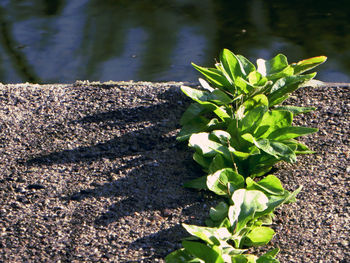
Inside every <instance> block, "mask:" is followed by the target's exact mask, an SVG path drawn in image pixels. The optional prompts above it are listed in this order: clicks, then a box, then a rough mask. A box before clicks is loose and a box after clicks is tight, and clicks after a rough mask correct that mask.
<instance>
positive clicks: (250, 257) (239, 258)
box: [231, 254, 257, 263]
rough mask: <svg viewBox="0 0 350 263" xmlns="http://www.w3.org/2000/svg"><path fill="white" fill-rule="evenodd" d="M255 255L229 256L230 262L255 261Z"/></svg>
mask: <svg viewBox="0 0 350 263" xmlns="http://www.w3.org/2000/svg"><path fill="white" fill-rule="evenodd" d="M256 259H257V257H256V256H254V255H249V254H245V255H234V256H231V263H256Z"/></svg>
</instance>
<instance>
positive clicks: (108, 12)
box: [0, 0, 350, 83]
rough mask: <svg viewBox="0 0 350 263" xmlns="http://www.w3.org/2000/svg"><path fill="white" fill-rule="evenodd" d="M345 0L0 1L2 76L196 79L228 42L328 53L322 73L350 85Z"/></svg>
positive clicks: (297, 55)
mask: <svg viewBox="0 0 350 263" xmlns="http://www.w3.org/2000/svg"><path fill="white" fill-rule="evenodd" d="M344 6H347V4H346V2H345V1H333V2H332V1H323V0H320V1H318V2H317V5H315V4H314V1H305V0H303V1H301V0H295V1H282V0H270V1H263V0H251V1H228V0H202V1H197V0H171V1H170V0H169V1H164V0H152V1H151V0H144V1H129V0H119V1H116V0H105V1H98V0H80V1H77V0H76V1H66V0H22V1H15V0H7V1H0V81H1V82H5V83H7V82H24V81H30V82H43V83H52V82H73V81H75V80H76V79H89V80H101V81H105V80H130V79H134V80H152V81H159V80H160V81H162V80H182V81H195V80H196V78H197V77H198V75H197V73H196V72H195V71H194V70H193V69H192V67H191V66H190V62H191V61H195V62H196V63H198V64H202V65H208V66H211V65H212V64H213V62H214V58H215V57H217V55H218V52H219V51H220V50H221V49H222V48H224V47H226V48H230V49H232V50H234V51H235V52H236V53H241V54H244V55H245V56H247V57H249V58H250V59H253V60H255V59H256V58H257V57H263V58H269V57H271V56H273V55H275V54H276V53H278V52H282V53H284V54H286V55H287V56H288V57H289V58H290V61H291V62H293V61H297V60H300V59H303V58H307V57H311V56H316V55H321V54H322V55H326V56H328V57H329V61H328V62H327V63H326V64H325V65H323V66H322V67H321V68H320V70H319V75H318V79H321V80H325V81H338V82H339V81H344V82H346V81H347V82H350V77H349V75H350V48H349V46H350V45H349V44H350V34H349V33H348V32H350V26H349V23H348V21H349V15H350V13H349V11H347V9H346V8H344Z"/></svg>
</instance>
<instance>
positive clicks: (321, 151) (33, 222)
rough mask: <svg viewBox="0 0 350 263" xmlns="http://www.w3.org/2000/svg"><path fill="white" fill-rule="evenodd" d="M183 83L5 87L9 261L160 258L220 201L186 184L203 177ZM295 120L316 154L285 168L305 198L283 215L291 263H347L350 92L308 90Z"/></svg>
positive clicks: (2, 200) (0, 167)
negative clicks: (186, 131) (179, 136)
mask: <svg viewBox="0 0 350 263" xmlns="http://www.w3.org/2000/svg"><path fill="white" fill-rule="evenodd" d="M181 84H182V83H175V82H168V83H149V82H108V83H90V82H87V81H85V82H77V83H75V84H72V85H31V84H16V85H0V151H1V153H0V189H1V190H0V204H1V205H0V231H1V234H0V252H1V253H0V262H162V258H164V256H165V255H167V254H168V253H169V252H171V251H172V250H174V249H177V248H179V247H180V240H181V238H182V237H184V236H186V233H185V232H184V231H183V230H182V228H181V227H180V223H182V222H186V223H191V224H198V225H203V222H204V219H205V218H206V216H207V215H208V210H209V208H210V206H213V205H215V203H217V200H215V199H213V198H210V195H209V196H208V194H207V193H201V192H196V191H191V190H188V189H184V188H182V187H181V184H182V183H183V182H184V181H186V180H188V179H191V178H193V177H195V176H198V175H200V174H201V171H200V169H199V168H198V167H197V166H196V165H195V164H194V163H193V162H192V159H191V152H190V151H189V150H188V148H187V147H186V145H184V144H179V143H177V142H176V141H175V136H176V133H177V132H178V128H179V124H178V123H179V119H180V117H181V115H182V113H183V111H184V110H185V109H186V107H187V105H188V103H189V101H188V100H187V99H186V98H185V97H184V96H183V95H182V94H181V92H179V87H180V86H181ZM291 101H292V103H293V104H299V105H304V106H315V107H316V108H317V110H316V111H315V112H313V113H310V114H307V115H304V116H301V117H298V118H296V120H295V122H296V123H298V124H300V125H308V126H312V127H318V128H319V129H320V131H319V132H318V133H317V134H314V135H312V136H309V137H307V138H304V139H303V140H304V141H305V142H306V143H307V144H308V145H309V146H310V147H311V148H312V149H314V150H315V151H316V152H317V153H316V154H314V155H309V156H301V157H299V159H298V160H299V161H298V163H297V164H296V165H287V164H281V165H279V166H278V167H277V168H278V170H277V171H276V172H275V174H276V175H278V176H279V177H280V178H281V180H282V181H283V183H284V185H285V187H286V188H288V189H289V190H293V189H296V188H297V187H298V186H299V185H304V189H303V191H302V193H301V194H300V195H299V196H298V202H297V203H295V204H291V205H286V206H284V207H283V209H281V210H278V211H277V215H276V218H275V224H274V228H275V229H276V232H277V235H276V236H275V238H274V239H273V242H272V245H273V246H278V247H280V248H281V253H280V256H279V259H280V261H281V262H349V261H350V251H349V249H348V247H349V236H350V235H349V228H350V225H349V221H350V213H349V207H350V205H349V195H350V191H349V172H350V165H349V163H350V160H349V159H350V147H349V127H350V119H349V115H350V114H349V111H350V100H349V87H335V86H328V87H316V88H311V87H307V88H303V89H300V90H299V91H298V92H296V93H295V96H294V97H293V98H291Z"/></svg>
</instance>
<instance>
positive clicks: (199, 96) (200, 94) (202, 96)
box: [181, 86, 209, 102]
mask: <svg viewBox="0 0 350 263" xmlns="http://www.w3.org/2000/svg"><path fill="white" fill-rule="evenodd" d="M181 90H182V92H183V93H185V94H186V95H187V96H188V97H190V98H191V99H192V100H194V101H197V102H200V101H207V100H208V95H209V93H208V92H207V91H203V90H198V89H193V88H191V87H188V86H181Z"/></svg>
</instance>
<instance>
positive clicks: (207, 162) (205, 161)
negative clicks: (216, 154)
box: [193, 153, 212, 169]
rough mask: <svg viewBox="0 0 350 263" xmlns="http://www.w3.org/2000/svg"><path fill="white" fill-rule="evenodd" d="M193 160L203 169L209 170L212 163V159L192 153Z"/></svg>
mask: <svg viewBox="0 0 350 263" xmlns="http://www.w3.org/2000/svg"><path fill="white" fill-rule="evenodd" d="M193 160H194V161H196V162H197V163H198V164H199V165H200V166H202V167H203V168H204V169H209V167H210V165H211V163H212V158H210V157H209V158H206V157H204V156H203V155H201V154H199V153H194V154H193Z"/></svg>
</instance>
